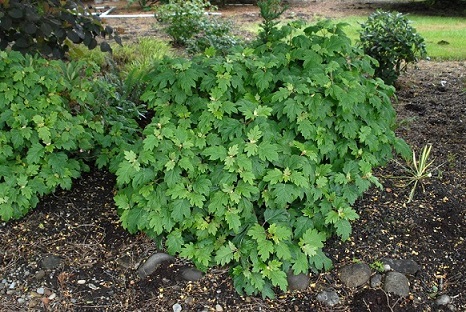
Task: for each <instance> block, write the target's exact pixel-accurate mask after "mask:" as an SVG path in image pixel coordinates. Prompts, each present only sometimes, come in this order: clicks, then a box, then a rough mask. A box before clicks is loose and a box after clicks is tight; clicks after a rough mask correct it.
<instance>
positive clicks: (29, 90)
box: [0, 51, 138, 221]
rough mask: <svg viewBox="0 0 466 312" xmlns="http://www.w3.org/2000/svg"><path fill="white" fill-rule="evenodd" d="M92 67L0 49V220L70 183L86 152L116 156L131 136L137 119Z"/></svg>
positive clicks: (105, 160)
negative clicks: (0, 94) (133, 117)
mask: <svg viewBox="0 0 466 312" xmlns="http://www.w3.org/2000/svg"><path fill="white" fill-rule="evenodd" d="M98 72H99V68H98V67H92V66H88V64H86V63H83V62H69V63H64V62H62V61H48V60H45V59H43V58H40V57H38V56H31V55H25V56H23V55H21V54H20V53H19V52H16V51H10V52H6V51H0V92H1V93H2V94H3V96H2V97H0V219H1V220H5V221H7V220H10V219H17V218H20V217H21V216H23V215H24V214H26V213H27V212H28V211H29V210H30V209H32V208H34V207H35V206H36V205H37V203H38V201H39V198H40V197H41V196H42V195H44V194H49V193H51V192H53V191H54V190H55V189H56V188H57V187H61V188H62V189H69V188H70V187H71V184H72V179H74V178H77V177H79V176H80V174H81V172H82V171H85V170H88V169H89V167H88V161H86V160H92V159H93V158H94V157H98V158H97V163H98V164H99V165H104V164H105V165H107V164H111V160H114V161H117V160H118V154H119V152H120V150H121V149H123V148H125V147H126V146H127V145H124V143H125V142H128V143H127V144H129V143H131V142H132V141H131V138H133V136H132V135H134V132H135V131H134V130H132V131H130V130H131V129H132V128H136V129H137V127H138V126H137V123H136V121H135V120H133V119H131V116H132V114H131V111H128V110H126V111H125V112H124V113H125V114H122V112H121V111H119V110H118V106H117V105H115V102H118V105H120V106H121V105H126V106H125V108H126V107H128V106H129V103H127V102H122V99H124V97H117V94H118V93H116V92H114V91H115V90H114V89H112V87H111V86H112V85H109V84H108V83H106V81H105V80H101V78H96V77H97V73H98ZM97 91H98V92H97ZM106 94H107V95H106ZM109 100H114V101H115V102H113V103H112V102H110V101H109ZM134 125H135V126H134ZM97 152H99V153H100V155H96V154H95V153H97Z"/></svg>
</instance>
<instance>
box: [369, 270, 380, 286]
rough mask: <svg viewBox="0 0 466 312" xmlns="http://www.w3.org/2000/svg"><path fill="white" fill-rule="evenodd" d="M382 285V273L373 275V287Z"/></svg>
mask: <svg viewBox="0 0 466 312" xmlns="http://www.w3.org/2000/svg"><path fill="white" fill-rule="evenodd" d="M380 285H382V275H380V274H379V273H377V274H374V276H372V277H371V287H372V288H377V287H380Z"/></svg>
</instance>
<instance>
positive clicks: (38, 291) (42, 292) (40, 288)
mask: <svg viewBox="0 0 466 312" xmlns="http://www.w3.org/2000/svg"><path fill="white" fill-rule="evenodd" d="M36 293H38V294H39V295H43V294H44V293H45V289H44V287H39V288H37V290H36Z"/></svg>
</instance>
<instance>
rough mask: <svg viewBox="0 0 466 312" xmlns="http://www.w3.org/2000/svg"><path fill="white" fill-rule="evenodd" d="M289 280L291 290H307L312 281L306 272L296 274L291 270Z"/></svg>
mask: <svg viewBox="0 0 466 312" xmlns="http://www.w3.org/2000/svg"><path fill="white" fill-rule="evenodd" d="M287 280H288V289H289V290H305V289H307V288H308V287H309V284H310V282H311V280H310V278H309V275H308V274H304V273H300V274H297V275H295V274H293V273H291V272H289V273H288V275H287Z"/></svg>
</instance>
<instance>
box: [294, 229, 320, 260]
mask: <svg viewBox="0 0 466 312" xmlns="http://www.w3.org/2000/svg"><path fill="white" fill-rule="evenodd" d="M325 238H326V237H325V234H324V233H322V232H319V231H317V230H316V229H308V230H307V231H306V232H305V233H304V235H303V236H302V237H301V238H300V240H299V246H300V247H301V249H302V251H303V252H304V253H305V254H306V255H307V256H309V257H313V256H315V255H316V254H317V252H318V251H319V250H320V249H321V248H322V247H324V244H323V242H324V241H325Z"/></svg>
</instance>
